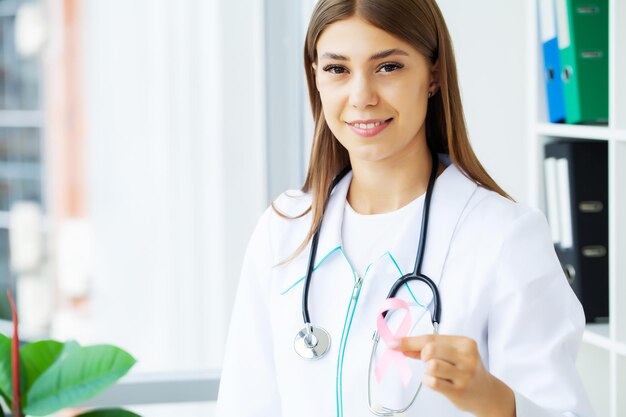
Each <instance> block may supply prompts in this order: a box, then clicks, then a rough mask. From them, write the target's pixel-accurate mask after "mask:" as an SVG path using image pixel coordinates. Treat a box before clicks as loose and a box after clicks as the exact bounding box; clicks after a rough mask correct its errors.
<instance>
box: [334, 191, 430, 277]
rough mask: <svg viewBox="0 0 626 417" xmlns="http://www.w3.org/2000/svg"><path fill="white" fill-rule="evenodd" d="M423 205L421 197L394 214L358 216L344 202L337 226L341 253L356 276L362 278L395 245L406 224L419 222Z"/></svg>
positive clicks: (422, 197)
mask: <svg viewBox="0 0 626 417" xmlns="http://www.w3.org/2000/svg"><path fill="white" fill-rule="evenodd" d="M423 204H424V194H422V195H421V196H419V197H417V198H415V199H413V201H411V202H409V203H408V204H405V205H404V206H403V207H401V208H399V209H397V210H394V211H390V212H387V213H380V214H361V213H357V212H356V211H354V209H353V208H352V206H350V203H348V201H346V206H345V209H344V212H343V223H342V225H341V237H342V240H343V251H344V253H345V254H346V257H347V258H348V260H349V261H350V263H351V264H352V267H353V268H354V270H355V271H356V273H357V274H359V276H361V277H363V276H365V271H366V270H367V267H368V266H369V265H371V264H372V263H374V262H375V261H376V260H377V259H378V258H380V257H381V256H383V255H384V254H385V253H386V252H387V251H388V250H389V248H391V247H393V246H394V245H395V243H396V242H397V241H398V239H400V236H401V235H402V233H401V232H402V230H405V229H406V228H407V226H408V223H410V222H420V221H421V213H422V206H423ZM418 239H419V236H415V240H416V241H417V240H418Z"/></svg>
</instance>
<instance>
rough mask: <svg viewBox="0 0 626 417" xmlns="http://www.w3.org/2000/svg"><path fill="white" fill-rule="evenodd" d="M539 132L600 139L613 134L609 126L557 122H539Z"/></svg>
mask: <svg viewBox="0 0 626 417" xmlns="http://www.w3.org/2000/svg"><path fill="white" fill-rule="evenodd" d="M537 133H538V134H540V135H544V136H556V137H562V138H575V139H598V140H607V139H608V138H609V137H611V136H612V135H611V130H610V129H609V127H608V126H584V125H566V124H557V123H538V124H537ZM624 138H626V132H624Z"/></svg>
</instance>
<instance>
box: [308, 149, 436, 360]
mask: <svg viewBox="0 0 626 417" xmlns="http://www.w3.org/2000/svg"><path fill="white" fill-rule="evenodd" d="M429 149H430V147H429ZM430 153H431V156H432V169H431V172H430V178H429V180H428V187H427V189H426V197H425V200H424V210H423V212H422V228H421V231H420V238H419V244H418V248H417V254H416V256H415V267H414V269H413V272H411V273H408V274H406V275H403V276H402V277H400V278H399V279H398V280H396V282H395V283H394V284H393V286H392V287H391V289H390V290H389V294H388V295H387V298H392V297H395V295H396V293H397V292H398V290H399V289H400V288H401V287H402V286H403V285H404V284H406V283H408V282H409V281H422V282H424V283H425V284H426V285H428V287H430V290H431V291H432V293H433V310H432V312H431V321H432V323H433V326H434V327H435V329H437V328H438V327H439V323H440V320H441V297H440V296H439V290H438V289H437V285H436V284H435V283H434V282H433V281H432V280H431V279H430V278H428V277H427V276H426V275H424V274H422V273H421V269H422V261H423V260H424V249H425V244H426V234H427V229H428V218H429V214H430V201H431V198H432V191H433V188H434V185H435V179H436V178H437V169H438V167H439V159H438V158H437V153H436V152H434V151H433V150H432V149H430ZM350 170H351V167H350V166H347V167H346V168H344V169H343V170H342V171H341V172H340V173H339V174H338V175H337V176H336V177H335V179H334V180H333V182H332V184H331V186H330V187H329V190H328V197H327V199H326V202H327V203H328V200H329V199H330V194H331V193H332V191H333V189H334V188H335V186H336V185H337V184H338V183H339V181H341V180H342V179H343V178H344V177H345V176H346V175H347V174H348V172H350ZM325 210H326V207H324V211H325ZM322 222H323V218H322ZM322 222H320V225H319V226H318V227H317V229H316V230H315V233H314V234H313V238H312V241H311V251H310V254H309V263H308V267H307V273H306V279H305V281H304V288H303V290H302V318H303V319H304V324H305V327H304V329H302V330H301V331H300V333H298V336H296V340H297V339H298V338H299V337H300V338H301V340H303V342H304V345H303V346H304V347H305V349H310V350H311V351H313V350H314V349H316V347H317V345H318V340H317V338H316V336H319V335H320V334H319V332H323V333H324V335H325V337H327V338H328V340H327V342H326V343H325V346H324V347H322V348H320V347H317V348H318V349H317V351H316V352H315V354H313V355H306V356H305V355H302V354H301V353H300V351H299V350H298V348H296V351H297V352H298V354H300V356H302V357H303V358H304V359H318V358H320V357H322V356H323V355H324V354H325V353H326V352H327V351H328V347H329V346H330V336H329V335H328V334H327V332H326V331H324V330H323V329H320V328H316V327H314V326H312V325H311V317H310V314H309V288H310V286H311V277H312V275H313V270H314V265H315V256H316V255H317V244H318V242H319V236H320V229H321V227H322ZM386 315H387V312H385V313H383V317H386ZM320 349H321V350H320Z"/></svg>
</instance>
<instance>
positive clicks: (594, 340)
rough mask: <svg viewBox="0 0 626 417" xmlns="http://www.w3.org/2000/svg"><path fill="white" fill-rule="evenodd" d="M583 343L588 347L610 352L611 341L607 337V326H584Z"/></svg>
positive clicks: (604, 324) (602, 324)
mask: <svg viewBox="0 0 626 417" xmlns="http://www.w3.org/2000/svg"><path fill="white" fill-rule="evenodd" d="M583 341H584V342H585V343H588V344H590V345H593V346H597V347H601V348H604V349H607V350H610V349H611V344H612V341H611V337H610V336H609V324H608V323H601V324H588V325H587V326H585V331H584V333H583Z"/></svg>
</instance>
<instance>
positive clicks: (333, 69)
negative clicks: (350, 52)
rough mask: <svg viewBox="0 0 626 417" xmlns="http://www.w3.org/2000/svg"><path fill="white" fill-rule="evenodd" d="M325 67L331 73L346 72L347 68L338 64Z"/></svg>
mask: <svg viewBox="0 0 626 417" xmlns="http://www.w3.org/2000/svg"><path fill="white" fill-rule="evenodd" d="M323 69H324V71H326V72H330V73H331V74H343V73H344V72H345V68H344V67H340V66H338V65H327V66H325V67H324V68H323Z"/></svg>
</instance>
